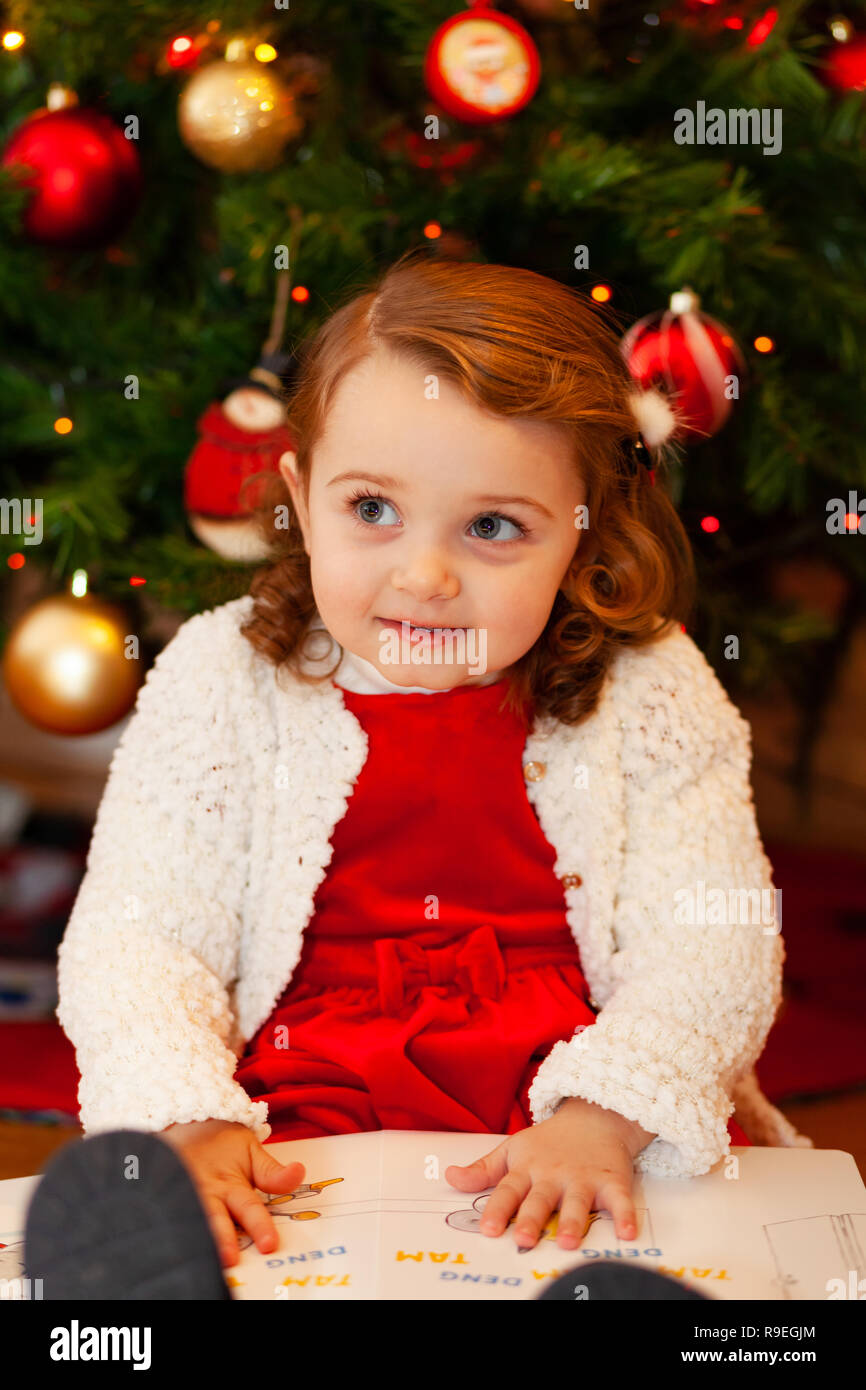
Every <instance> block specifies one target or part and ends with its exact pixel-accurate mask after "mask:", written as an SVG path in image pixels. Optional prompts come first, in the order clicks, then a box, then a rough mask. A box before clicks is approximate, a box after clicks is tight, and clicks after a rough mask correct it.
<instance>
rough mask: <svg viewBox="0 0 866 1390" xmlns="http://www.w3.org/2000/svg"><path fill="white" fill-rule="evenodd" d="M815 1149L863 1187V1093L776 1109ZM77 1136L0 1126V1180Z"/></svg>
mask: <svg viewBox="0 0 866 1390" xmlns="http://www.w3.org/2000/svg"><path fill="white" fill-rule="evenodd" d="M779 1109H780V1110H781V1111H783V1113H784V1114H785V1115H787V1116H788V1119H789V1120H791V1121H793V1123H794V1124H795V1125H796V1126H797V1129H798V1130H799V1131H800V1133H801V1134H808V1135H809V1137H810V1139H814V1141H815V1147H816V1149H843V1150H844V1151H845V1152H846V1153H850V1154H853V1155H854V1160H855V1162H856V1163H857V1166H858V1168H859V1170H860V1176H861V1178H863V1180H864V1182H866V1089H864V1090H859V1091H845V1092H841V1093H840V1094H838V1095H833V1096H822V1097H821V1098H820V1099H818V1100H804V1101H798V1102H784V1103H783V1104H781V1105H780V1106H779ZM80 1135H81V1130H80V1129H75V1128H63V1129H60V1128H57V1127H55V1126H48V1125H20V1124H3V1123H0V1179H2V1178H23V1177H29V1176H30V1174H32V1173H41V1172H42V1170H43V1169H44V1167H45V1164H46V1163H47V1162H48V1160H49V1158H50V1157H51V1155H52V1154H53V1153H55V1152H56V1151H57V1150H58V1149H60V1148H62V1147H63V1145H64V1144H69V1143H71V1142H72V1141H73V1140H75V1139H77V1138H79V1137H80Z"/></svg>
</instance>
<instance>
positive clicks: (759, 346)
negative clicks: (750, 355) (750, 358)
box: [752, 336, 776, 352]
mask: <svg viewBox="0 0 866 1390" xmlns="http://www.w3.org/2000/svg"><path fill="white" fill-rule="evenodd" d="M752 346H753V347H754V349H755V352H772V351H773V348H774V347H775V346H776V344H775V343H774V342H773V339H772V338H765V337H763V336H762V337H760V338H756V339H755V341H754V343H753V344H752Z"/></svg>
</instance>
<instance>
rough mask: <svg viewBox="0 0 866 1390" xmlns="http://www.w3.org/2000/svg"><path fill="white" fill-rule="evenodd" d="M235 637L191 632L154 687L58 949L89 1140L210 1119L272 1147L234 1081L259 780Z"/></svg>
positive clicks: (167, 655)
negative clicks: (241, 701) (238, 679)
mask: <svg viewBox="0 0 866 1390" xmlns="http://www.w3.org/2000/svg"><path fill="white" fill-rule="evenodd" d="M227 622H228V619H227V617H226V615H224V614H221V613H220V612H219V610H211V611H210V612H207V613H200V614H197V615H196V616H195V617H193V618H190V619H189V620H187V622H185V623H184V624H183V625H182V626H181V627H180V629H179V630H178V632H177V633H176V634H175V636H174V637H173V638H172V639H171V641H170V642H169V643H168V644H167V645H166V646H165V648H164V649H163V650H162V651H161V652H160V654H159V655H158V657H157V658H156V661H155V663H154V665H153V667H152V668H151V670H150V671H149V672H148V673H147V677H146V679H145V682H144V684H143V685H142V686H141V687H140V689H139V692H138V697H137V700H136V705H135V709H134V711H133V714H132V716H131V718H130V721H129V723H128V724H127V726H126V728H125V730H124V732H123V734H122V736H121V738H120V741H119V743H118V745H117V747H116V749H115V751H114V755H113V757H112V761H111V765H110V768H109V774H108V780H107V782H106V786H105V790H104V792H103V796H102V800H101V802H100V805H99V810H98V812H97V817H96V823H95V826H94V830H93V835H92V838H91V842H90V847H89V851H88V856H87V865H86V871H85V875H84V878H83V880H82V883H81V885H80V887H79V890H78V894H77V896H76V899H75V903H74V905H73V909H72V913H71V916H70V918H69V921H68V923H67V926H66V930H65V933H64V936H63V940H62V942H61V943H60V948H59V953H58V998H59V1003H58V1007H57V1017H58V1019H59V1021H60V1023H61V1025H62V1027H63V1029H64V1031H65V1032H66V1034H67V1036H68V1037H69V1038H70V1040H71V1042H72V1043H73V1045H74V1047H75V1050H76V1060H77V1063H78V1068H79V1071H80V1073H81V1081H80V1085H79V1091H78V1100H79V1105H80V1118H81V1124H82V1126H83V1128H84V1130H85V1132H86V1133H97V1132H99V1131H102V1130H108V1129H123V1128H131V1129H143V1130H152V1131H153V1130H161V1129H164V1128H165V1127H166V1126H167V1125H170V1124H173V1123H182V1122H186V1121H189V1120H200V1119H201V1120H203V1119H209V1118H213V1119H225V1120H234V1121H238V1122H240V1123H241V1124H246V1125H248V1126H249V1127H250V1128H252V1129H253V1130H254V1132H255V1133H256V1135H257V1137H258V1138H260V1139H264V1138H267V1136H268V1134H270V1126H269V1125H268V1124H267V1122H266V1117H267V1105H266V1103H265V1102H264V1101H259V1102H252V1101H251V1100H250V1098H249V1096H248V1095H247V1093H246V1092H245V1091H244V1089H243V1088H242V1087H241V1086H240V1085H239V1084H238V1083H237V1082H235V1081H234V1080H233V1079H232V1078H233V1074H234V1071H235V1067H236V1065H237V1054H236V1052H235V1051H234V1050H233V1043H234V1039H235V1018H234V1014H233V1010H232V1006H231V987H232V985H233V983H234V981H235V979H236V978H237V972H238V956H239V949H240V936H241V914H242V899H243V892H244V886H245V879H246V861H247V858H248V854H247V848H248V847H247V845H246V836H247V828H248V824H249V814H248V811H249V807H248V781H249V775H248V771H247V769H246V768H245V767H244V766H243V763H242V759H241V756H240V745H239V739H238V727H239V720H240V719H241V718H242V717H243V711H242V710H239V709H238V708H237V701H234V700H233V699H232V694H233V689H234V683H233V674H234V672H233V662H234V663H236V662H237V660H238V652H237V647H236V646H234V647H232V644H231V642H230V641H229V640H228V634H227V627H226V624H227ZM245 803H247V804H246V805H245Z"/></svg>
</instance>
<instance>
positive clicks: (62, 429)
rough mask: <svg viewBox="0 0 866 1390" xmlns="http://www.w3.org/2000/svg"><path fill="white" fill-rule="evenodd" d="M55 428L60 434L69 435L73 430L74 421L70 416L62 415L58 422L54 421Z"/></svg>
mask: <svg viewBox="0 0 866 1390" xmlns="http://www.w3.org/2000/svg"><path fill="white" fill-rule="evenodd" d="M54 428H55V430H56V431H57V433H58V434H69V433H71V430H72V421H71V420H70V419H69V416H68V415H61V416H60V418H59V419H58V420H55V421H54Z"/></svg>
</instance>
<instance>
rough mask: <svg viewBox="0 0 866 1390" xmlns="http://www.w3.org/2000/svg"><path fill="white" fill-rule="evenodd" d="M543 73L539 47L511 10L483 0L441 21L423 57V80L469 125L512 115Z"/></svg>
mask: <svg viewBox="0 0 866 1390" xmlns="http://www.w3.org/2000/svg"><path fill="white" fill-rule="evenodd" d="M540 76H541V60H540V58H539V56H538V49H537V48H536V47H535V44H534V43H533V42H532V39H531V38H530V36H529V34H528V33H527V32H526V30H525V29H524V28H523V26H522V25H521V24H518V22H517V20H516V19H512V18H511V17H510V15H503V14H499V13H498V11H496V10H494V9H491V8H489V6H488V5H487V4H486V3H484V0H470V4H469V8H468V9H467V10H466V12H465V13H463V14H458V15H453V16H452V18H451V19H446V21H445V23H444V24H442V25H440V27H439V28H438V29H437V30H436V33H435V34H434V35H433V38H432V39H431V41H430V47H429V48H428V50H427V56H426V58H425V61H424V81H425V83H426V84H427V89H428V91H429V92H430V95H431V96H432V97H433V98H434V100H435V101H438V102H439V104H440V105H441V106H442V107H444V109H445V110H446V111H448V112H449V114H450V115H452V116H456V117H457V118H458V120H461V121H466V122H467V123H469V124H476V125H480V124H482V123H483V122H485V121H500V120H504V119H505V117H506V116H513V115H514V114H515V112H516V111H519V110H521V108H522V107H524V106H525V105H526V104H527V102H528V101H530V100H531V99H532V97H533V96H534V95H535V91H536V88H537V87H538V82H539V78H540Z"/></svg>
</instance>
